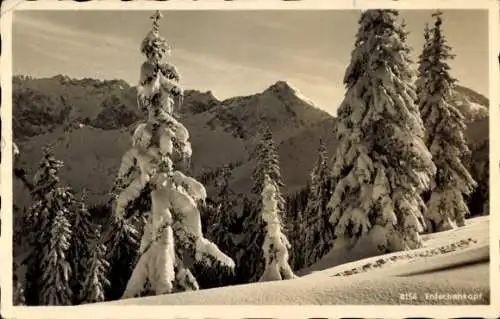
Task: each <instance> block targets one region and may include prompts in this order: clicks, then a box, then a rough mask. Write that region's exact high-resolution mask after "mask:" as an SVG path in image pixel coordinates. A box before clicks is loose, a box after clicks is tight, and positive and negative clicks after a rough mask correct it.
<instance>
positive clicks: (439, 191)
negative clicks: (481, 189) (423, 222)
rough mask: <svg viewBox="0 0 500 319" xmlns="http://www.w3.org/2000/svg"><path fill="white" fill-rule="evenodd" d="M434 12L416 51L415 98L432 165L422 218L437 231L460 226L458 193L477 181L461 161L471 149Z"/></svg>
mask: <svg viewBox="0 0 500 319" xmlns="http://www.w3.org/2000/svg"><path fill="white" fill-rule="evenodd" d="M433 17H434V18H435V23H434V27H433V28H432V29H431V30H429V31H428V32H429V34H428V35H427V36H426V43H425V45H424V49H423V51H422V54H421V56H420V68H419V71H420V74H419V81H418V82H419V86H420V87H421V89H420V91H419V97H418V100H419V107H420V112H421V115H422V119H423V122H424V123H425V128H426V135H425V142H426V145H427V147H428V148H429V150H430V152H431V154H432V158H433V161H434V163H435V165H436V167H437V173H436V176H435V178H434V180H433V182H432V187H431V195H430V199H429V201H428V203H427V208H428V211H427V214H426V218H427V219H428V220H429V222H430V223H429V226H430V227H432V229H431V230H430V231H442V230H446V229H450V228H453V227H455V226H463V225H464V223H465V216H466V215H468V214H469V209H468V207H467V204H466V202H465V201H464V197H463V195H470V194H471V192H472V191H473V190H474V188H475V187H476V182H475V181H474V180H473V178H472V176H471V175H470V173H469V172H468V171H467V169H466V168H465V166H464V165H463V163H462V162H463V160H464V159H465V158H466V157H467V156H469V155H470V150H469V147H468V144H467V141H466V138H465V134H464V133H465V130H466V124H465V119H464V117H463V115H462V114H461V113H460V111H459V110H458V109H457V108H456V107H455V106H454V105H453V104H452V94H453V90H454V86H455V82H456V80H455V79H454V78H452V77H451V75H450V67H449V66H448V64H447V60H450V59H453V58H454V56H453V55H452V54H451V47H450V46H449V45H448V44H447V41H446V38H445V36H444V35H443V33H442V29H441V25H442V23H443V21H442V13H441V12H437V13H435V14H433Z"/></svg>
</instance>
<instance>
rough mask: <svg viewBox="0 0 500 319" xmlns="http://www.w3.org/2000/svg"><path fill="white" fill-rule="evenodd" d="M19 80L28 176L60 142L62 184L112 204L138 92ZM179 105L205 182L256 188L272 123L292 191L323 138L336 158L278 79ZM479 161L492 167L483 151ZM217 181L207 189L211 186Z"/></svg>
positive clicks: (87, 83) (194, 94)
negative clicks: (242, 92) (220, 178)
mask: <svg viewBox="0 0 500 319" xmlns="http://www.w3.org/2000/svg"><path fill="white" fill-rule="evenodd" d="M16 81H17V83H16V84H15V85H14V87H13V88H14V92H13V97H14V101H13V102H14V103H13V106H14V110H13V118H14V121H15V122H16V121H17V125H13V127H14V130H15V131H16V130H17V132H15V134H14V137H15V141H16V142H17V143H18V146H19V147H20V150H21V156H20V161H21V163H23V165H24V167H26V168H27V171H28V173H29V174H32V173H33V171H34V169H36V166H37V163H38V161H39V159H40V156H41V154H40V151H39V150H40V149H41V146H44V145H46V144H49V143H53V142H54V141H57V143H56V145H55V153H56V154H55V155H56V157H57V158H59V159H61V160H62V161H64V163H65V168H63V170H62V172H61V179H62V180H63V181H65V182H67V183H68V184H69V185H70V186H72V187H73V188H74V189H75V191H76V192H77V193H79V192H81V191H82V190H83V188H85V189H87V191H88V193H92V194H93V195H91V196H89V200H90V201H91V204H99V203H102V202H105V198H106V195H107V193H108V192H109V190H110V188H111V183H112V180H113V179H114V177H115V175H116V172H117V169H118V166H119V164H120V161H121V156H122V155H123V154H124V153H125V151H126V150H127V149H128V148H129V147H130V145H131V131H132V129H133V127H134V124H136V123H138V122H139V121H141V119H142V118H143V116H144V115H143V114H141V112H140V111H139V110H138V108H137V107H136V96H135V88H134V87H132V86H129V85H128V84H127V83H126V82H124V81H123V82H122V81H120V80H113V81H100V80H93V79H80V80H77V79H71V78H69V77H64V76H58V77H57V76H56V77H53V78H52V80H51V79H45V80H43V81H42V82H41V83H38V80H37V79H29V78H26V79H23V78H16V79H14V82H16ZM51 84H52V86H54V89H52V88H51ZM75 86H76V88H75ZM467 90H468V89H467V88H466V89H465V90H463V89H460V90H459V91H457V93H456V96H455V97H456V100H457V101H461V105H460V108H461V109H462V110H464V109H465V110H466V111H467V107H469V105H471V104H470V103H468V100H469V97H468V95H466V94H468V93H467V92H468V91H467ZM469 90H470V89H469ZM464 92H465V93H464ZM472 92H473V91H472ZM93 94H95V96H94V95H93ZM478 96H479V95H478ZM478 96H475V95H474V96H473V97H472V98H470V99H471V100H473V101H474V102H472V103H476V104H477V105H479V108H478V107H476V108H475V111H474V112H475V113H474V114H472V113H471V114H472V115H471V116H469V118H468V123H469V131H468V132H467V135H468V138H469V140H470V144H471V148H472V149H473V150H475V149H479V148H480V146H481V145H483V144H484V142H485V141H488V139H489V136H488V129H485V127H484V125H481V124H477V123H481V121H483V122H484V121H486V122H487V116H488V115H487V114H488V112H487V108H488V105H482V104H480V103H484V102H485V101H484V100H481V98H478ZM31 97H35V98H34V99H33V100H31V99H30V98H31ZM477 102H478V103H477ZM177 109H178V112H179V117H180V121H181V122H182V123H183V124H184V125H185V126H186V127H187V129H188V130H189V131H190V135H191V142H192V145H193V156H192V168H191V173H192V175H194V176H196V177H199V176H202V175H203V174H209V173H210V172H212V171H215V170H217V169H219V168H220V167H222V166H224V165H226V164H232V165H233V166H234V168H233V171H232V178H231V183H230V185H231V187H232V188H233V189H234V190H235V191H236V192H237V193H240V194H245V193H247V192H248V188H249V185H250V182H251V180H250V176H251V171H252V163H253V162H252V161H251V160H250V157H251V154H252V152H253V148H254V147H255V143H256V142H257V139H258V133H259V131H260V129H261V128H262V127H263V126H264V125H266V126H269V128H270V129H271V131H272V132H273V136H274V138H275V142H276V144H277V145H278V152H279V156H280V159H281V170H282V175H283V178H284V181H285V184H286V185H287V186H286V191H287V192H289V193H290V192H294V191H296V190H298V189H300V188H301V187H303V186H304V185H305V184H306V183H307V180H308V178H309V172H310V170H311V169H312V166H313V165H314V162H315V160H316V157H317V149H318V146H319V140H320V139H323V140H325V142H326V143H327V149H328V151H329V153H330V155H331V154H332V152H333V150H334V149H335V147H336V140H335V138H334V136H333V134H332V133H333V130H334V128H335V123H336V118H335V117H333V116H332V115H330V114H329V113H327V112H326V111H323V110H321V109H319V108H318V107H317V106H316V105H315V104H314V103H312V102H311V101H310V100H308V99H307V98H306V97H303V96H302V95H301V94H300V92H299V91H298V90H297V89H296V88H294V87H293V86H292V85H291V84H289V83H288V82H286V81H277V82H275V83H273V84H271V85H270V86H269V87H268V88H267V89H265V90H263V91H262V92H258V93H256V94H252V95H247V96H237V97H232V98H228V99H224V100H219V99H217V98H216V97H215V95H214V94H213V93H212V92H211V91H205V92H201V91H197V90H186V94H185V98H184V101H183V105H182V107H181V108H177ZM476 109H477V110H479V111H477V110H476ZM484 110H486V113H485V112H484ZM82 114H83V115H85V117H83V116H82ZM54 115H56V116H59V117H57V120H51V119H53V117H51V116H54ZM40 119H43V121H40ZM61 119H63V120H61ZM45 120H47V121H45ZM30 125H33V127H31V126H30ZM26 133H28V134H26ZM23 134H24V135H23ZM476 146H477V147H476ZM481 151H482V152H484V147H483V148H481ZM478 158H480V159H481V161H484V155H481V156H479V157H478ZM482 167H483V166H482ZM82 172H84V173H82ZM210 183H211V182H210V181H208V182H207V185H206V186H207V189H209V190H210V189H211V188H212V185H210ZM21 192H22V190H20V189H19V187H17V188H16V194H15V196H16V201H17V200H18V201H20V202H23V203H27V201H28V199H27V197H26V196H21V195H20V193H21ZM209 193H210V192H209ZM25 195H26V194H25ZM21 197H23V198H24V199H22V198H21ZM20 206H22V205H20Z"/></svg>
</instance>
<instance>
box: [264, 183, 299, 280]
mask: <svg viewBox="0 0 500 319" xmlns="http://www.w3.org/2000/svg"><path fill="white" fill-rule="evenodd" d="M279 198H280V194H279V191H278V187H277V185H276V184H275V182H274V181H273V180H272V179H271V178H270V177H269V175H267V174H266V175H264V185H263V189H262V219H263V221H264V224H265V237H264V243H263V246H262V250H263V253H264V260H265V266H264V273H263V274H262V276H261V277H260V279H259V281H274V280H285V279H293V278H296V276H295V274H294V273H293V271H292V268H291V267H290V265H289V263H288V257H289V255H288V249H289V248H290V243H289V242H288V239H287V238H286V236H285V234H284V233H283V231H282V221H281V218H280V211H279Z"/></svg>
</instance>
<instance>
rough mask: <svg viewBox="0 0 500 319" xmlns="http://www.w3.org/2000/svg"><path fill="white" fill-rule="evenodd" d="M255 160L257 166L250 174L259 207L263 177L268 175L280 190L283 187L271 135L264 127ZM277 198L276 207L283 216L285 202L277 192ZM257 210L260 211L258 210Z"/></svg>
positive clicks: (276, 150)
mask: <svg viewBox="0 0 500 319" xmlns="http://www.w3.org/2000/svg"><path fill="white" fill-rule="evenodd" d="M256 158H257V164H256V166H255V167H254V170H253V172H252V180H253V186H252V194H253V195H254V197H255V198H256V202H257V203H258V206H260V205H261V204H262V203H261V202H260V196H261V193H262V190H263V188H264V176H265V175H269V177H270V178H271V179H272V180H273V181H274V182H275V183H276V185H277V186H278V188H279V189H280V190H281V188H283V187H284V186H285V184H284V183H283V179H282V178H281V172H280V166H279V165H280V164H279V156H278V149H277V147H276V144H275V143H274V140H273V134H272V132H271V130H270V129H269V127H268V126H265V127H264V128H263V130H262V133H261V140H260V143H259V144H258V145H257V149H256ZM277 196H278V197H277V200H278V207H279V209H280V210H281V211H282V212H283V214H284V213H285V212H284V206H285V200H284V198H283V196H282V195H281V192H279V194H278V195H277ZM258 210H259V211H260V208H259V209H258Z"/></svg>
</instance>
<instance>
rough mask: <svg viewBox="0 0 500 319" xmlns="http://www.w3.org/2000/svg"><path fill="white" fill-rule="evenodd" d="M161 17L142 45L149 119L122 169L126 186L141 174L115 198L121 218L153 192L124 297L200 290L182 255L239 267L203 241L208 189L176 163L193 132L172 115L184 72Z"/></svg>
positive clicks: (142, 86) (187, 153) (142, 94)
mask: <svg viewBox="0 0 500 319" xmlns="http://www.w3.org/2000/svg"><path fill="white" fill-rule="evenodd" d="M160 18H161V14H160V12H159V11H157V12H156V13H155V14H154V15H153V16H152V20H153V28H152V30H151V31H150V32H149V33H148V34H147V35H146V37H145V39H144V40H143V42H142V44H141V52H142V53H143V54H144V55H145V56H146V58H147V60H146V61H145V62H144V63H143V64H142V66H141V73H140V82H139V85H138V90H137V91H138V92H137V102H138V106H139V108H140V109H142V110H143V111H145V112H146V113H147V120H146V122H144V123H141V124H139V125H138V126H137V128H136V130H135V132H134V134H133V137H132V148H131V149H130V150H129V151H128V152H126V154H125V155H124V157H123V159H122V164H121V166H120V169H119V172H118V179H119V180H121V181H123V180H126V179H127V178H129V177H130V176H131V174H133V172H136V173H137V175H136V176H135V177H134V178H133V179H132V181H131V182H130V183H129V184H128V186H126V187H125V188H124V189H123V190H122V192H121V193H120V194H119V195H118V196H117V198H116V200H115V206H114V213H115V216H117V217H118V218H120V217H122V216H124V215H125V213H126V209H127V205H128V204H129V203H130V202H132V201H133V200H135V199H137V198H138V197H139V196H140V195H141V193H142V191H143V190H144V189H145V187H146V186H147V185H149V187H151V192H150V198H151V212H150V213H149V217H148V220H147V222H146V225H145V226H144V234H143V236H142V240H141V245H140V249H139V252H140V257H139V259H138V261H137V264H136V266H135V268H134V270H133V272H132V275H131V276H130V279H129V281H128V284H127V287H126V288H125V292H124V293H123V296H122V298H130V297H134V296H138V295H140V294H141V293H144V292H145V290H146V287H148V289H149V290H150V293H153V294H166V293H172V292H175V291H180V290H193V289H198V284H197V282H196V279H195V278H194V277H193V275H192V273H191V271H190V270H189V267H190V266H191V265H189V264H188V263H186V261H185V259H184V253H190V254H192V255H193V257H194V259H195V260H196V261H198V262H203V261H204V260H205V261H207V263H208V260H210V262H212V259H215V261H218V262H219V263H221V264H223V265H226V266H227V267H229V268H232V267H234V262H233V261H232V259H231V258H229V257H228V256H226V255H225V254H224V253H222V252H221V251H220V250H219V249H218V248H217V246H216V245H215V244H213V243H212V242H210V241H209V240H207V239H206V238H205V237H204V236H203V233H202V227H201V220H200V212H199V209H198V207H197V203H199V202H200V201H201V202H203V201H204V200H205V198H206V191H205V188H204V187H203V185H201V184H200V183H199V182H197V181H196V180H195V179H193V178H191V177H188V176H186V175H184V174H183V173H182V172H180V171H178V170H176V168H175V165H174V163H176V162H178V161H181V162H182V160H183V159H189V158H190V157H191V145H190V143H189V141H188V139H189V132H188V130H187V129H186V128H185V127H184V125H182V124H181V123H180V122H179V121H177V120H176V119H175V118H174V104H175V101H174V98H175V97H179V98H180V97H182V94H183V90H182V88H181V87H180V86H179V83H178V82H179V80H180V76H179V73H178V72H177V70H176V68H175V67H174V66H173V65H171V64H170V63H169V61H168V56H169V54H170V48H169V45H168V44H167V41H166V40H165V39H164V38H163V37H161V36H160V34H159V20H160Z"/></svg>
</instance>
